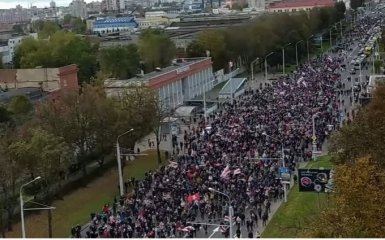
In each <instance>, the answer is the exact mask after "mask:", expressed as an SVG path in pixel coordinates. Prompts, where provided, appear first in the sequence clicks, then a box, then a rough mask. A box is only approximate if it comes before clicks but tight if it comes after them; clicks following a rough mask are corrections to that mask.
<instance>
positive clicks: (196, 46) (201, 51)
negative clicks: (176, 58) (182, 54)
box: [186, 40, 206, 58]
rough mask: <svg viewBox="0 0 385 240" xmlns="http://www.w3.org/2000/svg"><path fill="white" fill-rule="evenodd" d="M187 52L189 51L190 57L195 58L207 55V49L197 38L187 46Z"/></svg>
mask: <svg viewBox="0 0 385 240" xmlns="http://www.w3.org/2000/svg"><path fill="white" fill-rule="evenodd" d="M186 52H187V55H188V57H191V58H194V57H205V56H206V49H205V48H204V46H203V45H202V44H201V43H199V42H198V41H197V40H193V41H192V42H191V43H190V44H189V45H188V46H187V50H186Z"/></svg>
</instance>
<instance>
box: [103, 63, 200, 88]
mask: <svg viewBox="0 0 385 240" xmlns="http://www.w3.org/2000/svg"><path fill="white" fill-rule="evenodd" d="M206 59H207V58H206V57H200V58H180V59H177V62H176V63H173V65H171V66H168V67H165V68H162V69H160V70H157V71H153V72H150V73H147V74H144V75H143V76H139V75H138V76H137V77H134V78H130V79H125V80H117V79H107V80H106V81H105V82H104V86H105V87H107V88H124V87H129V86H132V85H135V84H137V85H140V84H146V83H147V82H148V81H150V80H151V79H153V78H156V77H158V76H161V75H164V74H167V73H170V72H172V71H177V72H184V71H187V70H188V69H186V67H187V66H190V65H192V64H195V63H198V62H200V61H204V60H206Z"/></svg>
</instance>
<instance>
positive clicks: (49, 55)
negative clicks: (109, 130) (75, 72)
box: [13, 23, 176, 83]
mask: <svg viewBox="0 0 385 240" xmlns="http://www.w3.org/2000/svg"><path fill="white" fill-rule="evenodd" d="M175 52H176V48H175V45H174V43H173V42H172V41H171V39H170V38H169V37H168V36H167V34H166V33H165V32H164V31H161V30H156V29H148V30H146V31H143V32H142V33H141V35H140V37H139V42H138V45H136V44H129V45H127V46H115V47H110V48H100V47H99V43H98V42H95V41H92V40H91V39H90V38H89V37H82V36H79V35H77V34H75V33H72V32H66V31H63V30H60V29H59V28H57V27H55V24H54V23H45V25H44V24H43V27H42V31H41V32H40V33H39V38H38V39H33V38H26V39H24V40H23V42H22V43H21V44H20V45H19V46H18V47H17V48H16V51H15V55H14V58H13V63H14V67H15V68H35V67H37V66H40V67H47V68H50V67H52V68H53V67H60V66H64V65H69V64H73V63H75V64H76V65H77V66H78V68H79V79H80V83H90V82H91V81H92V79H95V78H97V76H98V73H99V75H100V74H103V75H104V76H107V77H114V78H119V79H125V78H131V77H133V76H135V75H136V74H138V73H140V72H141V70H143V71H144V72H150V71H153V70H154V69H155V68H156V67H166V66H168V65H170V64H171V61H172V59H173V58H174V57H175Z"/></svg>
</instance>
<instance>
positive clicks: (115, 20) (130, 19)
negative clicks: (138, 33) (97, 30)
mask: <svg viewBox="0 0 385 240" xmlns="http://www.w3.org/2000/svg"><path fill="white" fill-rule="evenodd" d="M129 22H135V19H134V18H133V17H120V18H105V19H98V20H95V22H94V24H95V23H96V24H99V23H129Z"/></svg>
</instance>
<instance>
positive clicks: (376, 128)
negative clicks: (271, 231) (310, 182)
mask: <svg viewBox="0 0 385 240" xmlns="http://www.w3.org/2000/svg"><path fill="white" fill-rule="evenodd" d="M384 142H385V85H384V84H383V83H382V84H380V85H378V86H377V87H376V90H375V93H374V96H373V98H372V99H371V102H370V103H369V104H368V105H367V106H366V107H364V108H361V109H359V111H358V112H357V113H356V115H355V117H354V121H353V122H351V123H350V124H348V125H345V126H343V127H342V128H341V129H340V130H339V131H338V132H336V133H335V134H334V135H332V137H331V139H330V148H329V153H330V154H331V156H332V161H333V163H334V164H335V166H336V167H335V174H334V181H335V183H334V190H335V193H334V194H332V196H331V197H330V200H329V207H328V208H327V209H326V210H324V211H323V212H322V213H321V215H320V217H319V218H318V219H315V220H314V222H317V224H314V225H313V226H312V228H311V229H310V230H308V231H307V235H308V236H311V237H321V238H323V237H327V238H333V237H339V238H340V237H342V238H349V237H363V238H375V237H382V236H383V235H384V231H385V226H384V224H383V223H382V221H381V219H383V217H384V215H385V209H384V207H383V206H384V204H385V192H384V187H385V161H384V157H385V149H384V147H383V144H384Z"/></svg>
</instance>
